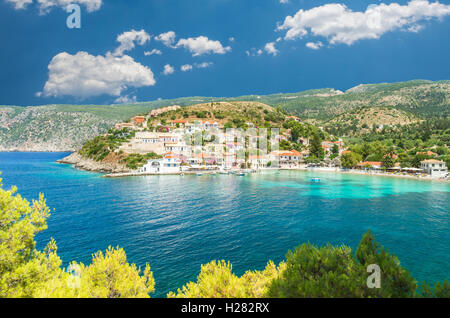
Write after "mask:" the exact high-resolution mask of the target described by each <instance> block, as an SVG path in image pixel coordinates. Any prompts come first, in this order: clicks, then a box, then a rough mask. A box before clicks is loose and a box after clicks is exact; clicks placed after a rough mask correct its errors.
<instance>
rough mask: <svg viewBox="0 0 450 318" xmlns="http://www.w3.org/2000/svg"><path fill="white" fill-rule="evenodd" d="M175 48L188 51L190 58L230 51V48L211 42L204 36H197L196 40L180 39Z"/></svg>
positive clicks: (217, 42)
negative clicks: (182, 48)
mask: <svg viewBox="0 0 450 318" xmlns="http://www.w3.org/2000/svg"><path fill="white" fill-rule="evenodd" d="M175 47H177V48H179V47H184V48H186V49H188V50H189V51H190V52H191V53H192V56H199V55H203V54H210V53H214V54H225V53H227V52H229V51H231V47H229V46H227V47H223V46H222V43H220V42H219V41H213V40H210V39H208V38H207V37H206V36H199V37H196V38H188V39H181V40H179V41H178V43H177V45H176V46H175Z"/></svg>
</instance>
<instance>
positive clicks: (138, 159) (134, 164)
mask: <svg viewBox="0 0 450 318" xmlns="http://www.w3.org/2000/svg"><path fill="white" fill-rule="evenodd" d="M160 158H162V156H160V155H157V154H156V153H154V152H149V153H147V154H145V155H141V154H138V153H133V154H129V155H128V156H126V157H125V158H124V159H122V160H121V162H122V163H125V165H126V166H127V167H128V168H130V169H132V170H136V169H138V168H139V167H142V166H143V165H145V164H146V163H147V161H148V160H150V159H160Z"/></svg>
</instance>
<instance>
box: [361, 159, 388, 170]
mask: <svg viewBox="0 0 450 318" xmlns="http://www.w3.org/2000/svg"><path fill="white" fill-rule="evenodd" d="M382 165H383V163H382V162H381V161H362V162H360V163H358V168H359V169H367V168H369V169H375V170H379V169H381V166H382Z"/></svg>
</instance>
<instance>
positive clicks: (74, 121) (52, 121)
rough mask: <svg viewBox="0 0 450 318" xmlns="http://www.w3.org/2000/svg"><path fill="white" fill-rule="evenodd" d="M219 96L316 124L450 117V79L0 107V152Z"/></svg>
mask: <svg viewBox="0 0 450 318" xmlns="http://www.w3.org/2000/svg"><path fill="white" fill-rule="evenodd" d="M219 101H228V102H231V101H255V102H260V103H264V104H267V105H271V106H281V107H283V108H284V109H286V110H287V111H289V112H290V113H292V114H295V115H297V116H299V117H301V118H303V119H308V120H310V121H313V122H316V123H325V122H328V121H330V120H332V119H333V118H339V116H341V115H342V114H345V113H350V112H352V111H354V110H357V109H360V108H372V107H388V108H393V109H397V110H400V111H404V112H406V113H408V114H409V113H410V114H412V115H414V117H417V118H430V117H447V116H449V115H450V107H449V106H450V81H437V82H432V81H425V80H416V81H410V82H400V83H391V84H389V83H384V84H366V85H358V86H356V87H354V88H351V89H349V90H347V91H346V92H341V91H338V90H334V89H332V88H324V89H316V90H308V91H304V92H298V93H289V94H272V95H248V96H240V97H232V98H230V97H223V98H222V97H197V96H194V97H186V98H177V99H171V100H157V101H152V102H146V103H137V104H126V105H111V106H104V105H103V106H99V105H47V106H30V107H17V106H0V151H2V150H3V151H5V150H6V151H15V150H17V151H63V150H75V149H78V148H79V147H80V146H81V145H82V144H83V143H84V142H85V141H86V140H88V139H90V138H93V137H94V136H96V135H99V134H102V133H104V132H106V131H107V130H108V129H109V128H110V127H112V126H114V124H115V123H117V122H121V121H128V120H129V119H130V118H131V117H133V116H135V115H138V114H144V113H148V112H149V111H151V110H152V109H156V108H159V107H164V106H170V105H180V106H190V105H196V104H204V103H210V102H219ZM408 116H409V115H408ZM336 120H339V119H336Z"/></svg>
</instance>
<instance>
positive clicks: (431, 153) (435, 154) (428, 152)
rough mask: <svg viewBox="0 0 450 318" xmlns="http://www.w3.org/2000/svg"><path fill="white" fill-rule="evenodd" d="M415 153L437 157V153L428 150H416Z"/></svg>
mask: <svg viewBox="0 0 450 318" xmlns="http://www.w3.org/2000/svg"><path fill="white" fill-rule="evenodd" d="M416 155H424V156H428V157H437V155H438V154H437V153H435V152H432V151H429V150H428V151H426V152H417V153H416Z"/></svg>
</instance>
